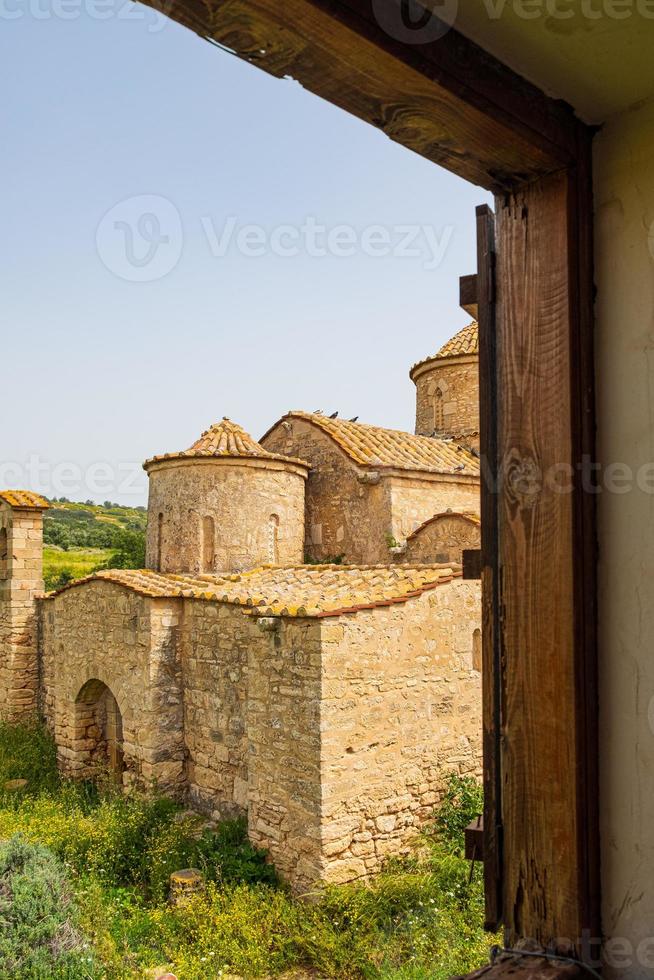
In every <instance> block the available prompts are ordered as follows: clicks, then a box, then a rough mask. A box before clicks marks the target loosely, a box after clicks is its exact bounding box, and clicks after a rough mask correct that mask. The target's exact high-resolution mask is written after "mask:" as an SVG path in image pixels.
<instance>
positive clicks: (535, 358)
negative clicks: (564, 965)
mask: <svg viewBox="0 0 654 980" xmlns="http://www.w3.org/2000/svg"><path fill="white" fill-rule="evenodd" d="M575 187H576V182H575V180H572V179H571V175H570V174H569V173H567V172H565V171H564V172H561V173H560V174H557V175H553V176H550V177H546V178H543V179H542V180H540V181H536V182H534V183H532V184H530V185H527V186H525V187H523V188H521V189H520V191H518V192H516V193H515V194H512V195H508V196H506V197H504V198H502V199H498V201H497V225H498V231H497V234H498V240H499V241H500V242H501V249H500V250H499V251H498V274H497V287H498V311H497V323H498V332H497V345H498V392H499V396H500V404H499V409H498V411H499V424H498V453H499V460H500V461H501V477H502V484H501V492H500V494H499V496H498V500H499V517H498V520H499V561H500V569H499V575H500V589H501V595H500V597H499V601H498V608H499V609H501V615H502V619H501V640H500V642H501V653H502V664H503V691H502V717H501V744H502V751H501V762H500V764H501V776H502V815H503V825H504V858H503V867H504V898H503V921H504V924H505V927H506V928H507V929H508V931H509V934H510V936H511V940H510V941H515V940H516V939H517V938H518V937H521V936H529V937H531V938H532V939H534V940H535V941H536V942H539V943H542V944H543V945H546V944H547V943H549V942H551V941H552V938H553V937H557V938H558V941H559V942H560V943H561V944H565V943H566V942H567V943H568V944H569V948H570V949H576V950H579V948H580V945H581V942H582V937H583V936H584V934H585V932H588V931H590V933H591V934H592V935H595V936H597V935H599V916H598V906H597V892H598V888H597V885H598V882H597V874H598V869H599V857H598V816H597V785H596V781H595V779H596V773H594V770H593V768H592V767H591V766H590V763H589V759H590V757H592V756H593V754H594V753H595V756H594V757H595V759H596V748H595V746H596V739H595V734H594V726H595V725H596V718H597V706H596V704H594V703H593V698H594V696H595V695H594V691H595V686H594V685H595V681H594V675H595V663H594V648H593V655H592V656H589V649H590V647H589V644H590V645H591V646H592V640H593V624H592V622H591V618H592V610H590V609H588V608H587V607H585V606H582V605H580V595H581V594H584V592H585V590H586V589H587V585H586V584H585V582H584V578H585V576H586V575H588V574H590V575H591V578H592V574H593V573H592V570H591V569H589V567H588V563H587V562H588V561H590V560H591V556H592V553H593V551H592V543H593V540H594V536H593V532H592V530H591V525H592V520H590V521H589V520H586V523H585V524H584V525H582V524H581V523H580V519H579V515H580V514H584V515H587V513H588V508H589V507H591V508H592V503H591V501H590V500H589V499H588V497H589V495H588V494H584V492H583V488H582V487H581V485H580V483H581V481H580V477H579V465H578V464H579V463H580V462H581V459H582V455H581V454H582V451H583V450H584V445H586V448H588V446H587V443H585V440H587V439H588V438H590V433H589V432H588V431H587V430H586V431H585V432H582V431H581V429H582V428H583V427H580V426H579V424H578V423H577V422H576V421H575V415H576V414H577V413H578V412H579V408H580V404H581V402H580V401H579V395H578V391H577V382H576V381H575V382H571V379H573V378H575V377H576V374H577V372H576V369H575V360H576V354H575V350H576V348H577V347H578V346H582V347H584V345H586V346H587V340H586V341H584V340H583V338H582V337H581V336H580V322H581V321H580V318H579V315H578V301H579V298H580V295H581V294H580V288H579V275H580V265H583V266H584V269H585V268H586V265H587V262H588V255H589V253H586V255H585V258H584V260H583V261H582V262H581V263H580V261H579V256H578V255H577V254H576V249H574V250H573V249H571V247H570V245H571V223H572V225H573V226H574V227H576V228H580V227H581V225H582V224H583V223H584V222H585V221H586V220H587V215H584V214H580V212H579V207H578V200H577V196H576V192H575ZM574 237H575V240H577V237H578V236H577V234H575V235H574ZM584 274H585V273H584ZM589 301H590V292H587V293H586V294H585V298H584V300H583V302H584V304H585V303H586V302H589ZM586 367H588V366H587V365H586ZM482 527H483V518H482ZM584 556H586V560H584ZM589 698H590V700H589ZM595 769H596V763H595ZM591 888H595V889H596V892H595V894H592V893H591V892H590V889H591Z"/></svg>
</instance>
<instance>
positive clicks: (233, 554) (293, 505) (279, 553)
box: [146, 459, 306, 575]
mask: <svg viewBox="0 0 654 980" xmlns="http://www.w3.org/2000/svg"><path fill="white" fill-rule="evenodd" d="M305 479H306V470H305V469H303V468H300V467H295V468H294V467H292V466H291V465H290V464H283V463H276V462H275V461H273V460H260V459H252V460H249V459H238V460H230V459H224V460H211V459H209V460H196V459H194V460H190V461H179V460H177V461H171V462H169V463H158V464H156V465H155V466H152V467H151V468H150V493H149V501H148V529H147V541H146V564H147V567H148V568H152V569H155V570H157V571H161V572H171V573H182V572H185V573H189V574H194V575H200V574H204V573H209V574H211V573H213V572H219V571H244V570H246V569H249V568H256V567H258V566H260V565H267V564H271V565H300V564H302V562H303V560H304V484H305Z"/></svg>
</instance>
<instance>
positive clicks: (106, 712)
mask: <svg viewBox="0 0 654 980" xmlns="http://www.w3.org/2000/svg"><path fill="white" fill-rule="evenodd" d="M74 745H75V750H74V755H75V760H74V761H75V763H77V765H76V766H75V768H76V769H77V770H78V772H80V773H81V774H85V775H86V774H90V773H91V772H92V771H93V770H97V769H108V770H109V771H110V772H111V773H113V774H114V776H115V777H116V778H117V779H119V780H121V781H122V775H123V772H124V771H125V768H126V767H125V751H124V745H123V716H122V713H121V711H120V707H119V705H118V702H117V701H116V698H115V696H114V694H113V693H112V691H111V690H110V688H109V687H107V685H106V684H105V683H104V682H103V681H100V680H97V679H95V678H94V679H92V680H89V681H87V682H86V684H84V686H83V687H82V688H81V690H80V692H79V694H78V695H77V698H76V699H75V741H74Z"/></svg>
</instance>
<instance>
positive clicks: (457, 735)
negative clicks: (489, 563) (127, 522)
mask: <svg viewBox="0 0 654 980" xmlns="http://www.w3.org/2000/svg"><path fill="white" fill-rule="evenodd" d="M479 606H480V601H479V585H478V583H474V582H472V583H468V582H463V581H462V580H460V579H454V580H453V581H451V582H450V583H446V584H442V585H439V586H437V587H436V588H434V589H433V590H430V591H427V592H425V593H423V594H422V595H421V596H420V597H416V598H414V599H412V600H410V601H409V602H407V603H402V604H398V605H391V606H388V607H376V608H372V609H363V610H360V611H358V612H356V613H349V614H342V615H340V616H335V617H327V618H322V619H321V618H317V619H311V618H293V617H282V618H259V619H258V618H256V617H253V616H247V615H244V613H243V611H242V609H241V608H240V607H238V606H234V605H230V604H226V603H218V602H213V601H206V600H200V599H190V598H189V599H155V598H147V597H145V596H142V595H140V594H138V593H136V592H133V591H131V590H129V589H126V588H124V587H122V586H121V585H118V584H116V583H111V582H107V581H101V580H95V581H92V582H89V583H85V584H83V585H79V586H73V587H71V588H69V589H67V590H66V591H64V592H62V593H60V594H59V595H57V596H54V597H50V598H47V599H44V600H41V602H40V612H41V624H42V625H41V635H42V644H43V647H42V652H43V671H42V681H43V692H42V693H43V698H42V701H43V711H44V714H45V717H46V719H47V722H48V725H49V727H50V728H51V730H52V731H53V733H54V736H55V739H56V741H57V746H58V751H59V759H60V764H61V765H62V768H63V769H64V770H65V771H66V772H68V773H71V774H73V775H79V776H84V775H86V774H87V773H89V772H90V771H91V770H92V768H93V766H94V765H96V764H97V763H98V762H103V761H104V763H105V764H106V765H108V766H109V767H111V765H117V764H120V773H119V775H120V778H121V779H122V780H123V782H124V783H125V784H126V785H130V784H132V783H137V784H139V785H141V786H143V787H146V788H147V787H148V786H149V785H150V784H151V783H152V782H153V781H155V780H156V782H157V784H158V786H159V788H160V789H162V790H164V791H166V792H168V793H172V794H175V795H179V796H183V797H186V798H187V799H188V800H189V801H190V802H191V803H192V804H193V805H194V806H196V807H197V808H198V809H201V810H203V811H205V812H207V813H208V814H210V815H211V816H213V817H215V818H222V817H227V816H235V815H239V814H244V815H247V820H248V830H249V835H250V838H251V839H252V841H253V842H254V843H256V844H257V845H259V846H261V847H263V848H265V849H266V850H268V852H269V853H270V856H271V859H272V860H273V861H274V863H275V864H276V866H277V867H278V869H279V871H280V872H281V873H282V874H283V875H284V876H285V877H286V878H287V879H288V880H289V881H290V882H291V883H292V885H293V886H294V888H295V889H297V890H299V891H302V890H304V889H307V888H310V887H312V886H313V885H314V884H315V882H316V881H317V880H318V879H322V880H327V881H346V880H352V879H354V878H357V877H364V876H367V875H369V874H371V873H373V872H375V871H377V870H378V869H379V868H380V867H381V865H382V863H383V861H384V859H385V858H386V857H387V856H389V855H391V854H398V853H402V852H403V851H404V850H405V849H406V848H407V847H408V846H409V845H410V842H411V839H412V837H414V836H415V834H416V832H417V831H418V829H419V828H420V826H421V825H422V824H423V823H424V822H425V821H426V820H427V819H429V817H430V816H431V814H432V811H433V808H434V805H435V803H436V802H437V800H438V798H439V794H440V793H441V790H442V786H443V778H444V775H445V773H447V772H448V771H452V770H453V771H456V772H459V773H474V774H478V773H479V772H480V767H481V675H480V673H479V669H478V668H479V666H480V665H479V661H478V650H477V651H476V652H475V635H476V636H477V638H478V636H479V628H480V621H479V620H480V610H479ZM477 646H478V643H477ZM114 700H115V706H116V709H117V710H114V707H113V705H114ZM118 740H120V741H118Z"/></svg>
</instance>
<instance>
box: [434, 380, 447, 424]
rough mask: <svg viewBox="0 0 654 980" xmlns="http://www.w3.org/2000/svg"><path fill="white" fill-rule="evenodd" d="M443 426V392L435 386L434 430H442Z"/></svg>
mask: <svg viewBox="0 0 654 980" xmlns="http://www.w3.org/2000/svg"><path fill="white" fill-rule="evenodd" d="M444 428H445V414H444V411H443V392H442V390H441V389H440V388H437V389H436V391H435V392H434V431H435V432H442V431H443V429H444Z"/></svg>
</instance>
